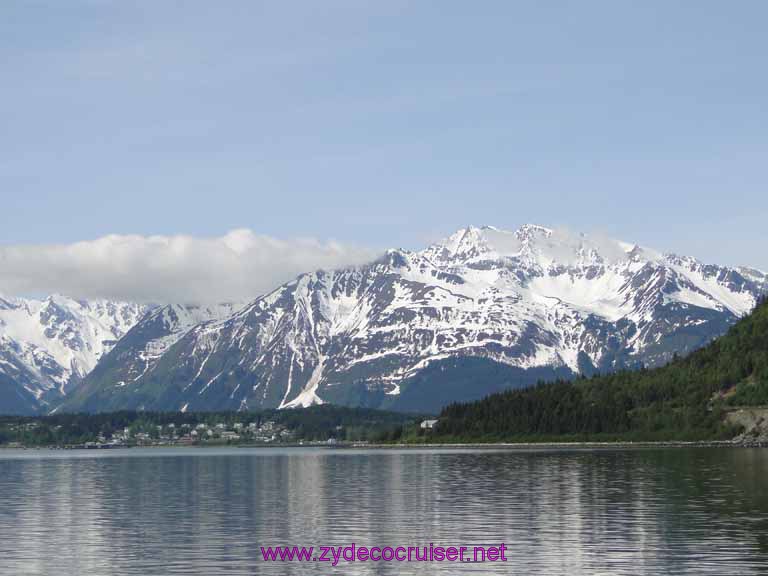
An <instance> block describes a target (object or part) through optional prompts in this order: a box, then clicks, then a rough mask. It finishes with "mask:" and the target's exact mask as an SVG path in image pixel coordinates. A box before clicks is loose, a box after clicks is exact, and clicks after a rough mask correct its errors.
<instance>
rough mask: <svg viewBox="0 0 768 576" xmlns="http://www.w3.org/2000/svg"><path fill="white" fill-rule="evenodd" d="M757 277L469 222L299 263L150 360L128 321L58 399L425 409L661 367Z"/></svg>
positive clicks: (168, 405)
mask: <svg viewBox="0 0 768 576" xmlns="http://www.w3.org/2000/svg"><path fill="white" fill-rule="evenodd" d="M766 289H768V277H767V276H766V275H765V274H764V273H762V272H760V271H757V270H754V269H738V268H727V267H721V266H713V265H706V264H702V263H700V262H699V261H697V260H695V259H693V258H687V257H679V256H675V255H663V254H660V253H657V252H655V251H652V250H648V249H646V248H642V247H640V246H637V245H633V244H627V243H623V242H618V241H615V240H611V239H607V238H598V237H590V236H586V235H583V234H573V233H569V232H564V231H555V230H551V229H548V228H545V227H542V226H534V225H526V226H523V227H521V228H520V229H519V230H517V231H514V232H506V231H502V230H498V229H495V228H492V227H485V228H474V227H469V228H466V229H463V230H460V231H458V232H457V233H455V234H453V235H452V236H450V237H449V238H447V239H445V240H444V241H442V242H439V243H437V244H434V245H432V246H430V247H428V248H427V249H425V250H423V251H420V252H409V251H405V250H390V251H388V252H387V253H386V254H385V255H384V256H383V257H382V258H380V259H379V260H377V261H375V262H373V263H371V264H370V265H367V266H363V267H358V268H350V269H345V270H337V271H319V272H314V273H308V274H304V275H302V276H300V277H299V278H297V279H296V280H294V281H293V282H290V283H288V284H285V285H283V286H281V287H279V288H278V289H276V290H275V291H273V292H271V293H270V294H267V295H264V296H262V297H260V298H257V299H255V300H254V301H252V302H251V303H249V304H247V305H246V306H244V307H243V308H241V309H239V310H237V311H235V312H234V313H232V314H231V315H229V316H227V317H223V318H221V319H214V320H209V321H205V322H202V323H199V324H197V325H195V326H194V327H192V328H190V329H189V330H186V331H184V333H183V334H182V335H181V336H180V337H179V338H178V339H176V338H174V340H175V341H173V342H166V343H165V344H166V345H163V346H162V347H161V349H159V350H157V351H155V352H152V353H151V354H149V355H150V356H151V357H152V359H151V362H143V360H142V357H141V354H142V353H141V350H146V349H147V348H146V347H147V346H149V343H150V341H152V340H153V339H156V338H157V336H156V335H155V334H156V332H155V331H153V330H154V329H150V328H149V327H144V326H143V325H142V326H136V327H135V328H134V329H133V330H131V331H130V332H129V333H128V334H127V335H126V337H125V342H126V345H125V346H122V345H121V346H120V347H119V349H118V348H115V350H113V351H112V352H111V353H110V354H108V355H107V356H106V357H105V358H104V360H103V363H104V364H105V367H104V369H102V367H101V366H100V368H99V369H97V370H94V372H93V373H92V374H90V375H89V376H88V377H87V378H86V379H85V380H84V382H83V383H82V385H81V386H80V387H79V389H78V391H77V393H76V394H75V395H74V396H73V397H72V398H71V399H69V400H68V401H67V402H66V403H65V404H64V406H63V407H62V409H64V410H89V411H99V410H110V409H117V408H132V409H146V410H150V409H151V410H225V409H238V410H245V409H257V408H275V407H277V408H291V407H297V406H309V405H312V404H319V403H323V402H330V403H336V404H344V405H355V406H368V407H377V408H390V409H397V410H421V411H425V410H434V411H437V410H439V409H440V408H441V407H442V406H444V405H445V404H447V403H449V402H452V401H456V400H471V399H476V398H481V397H483V396H485V395H486V394H488V393H490V392H495V391H498V390H500V389H503V388H507V387H510V386H512V387H523V386H528V385H530V384H533V383H535V382H536V381H537V380H539V379H553V378H565V377H573V376H574V375H576V374H581V373H583V374H591V373H594V372H596V371H610V370H618V369H622V368H625V367H640V366H656V365H660V364H662V363H664V362H665V361H667V360H669V359H670V358H671V357H672V356H673V354H675V353H679V354H685V353H687V352H689V351H691V350H693V349H696V348H698V347H700V346H703V345H705V344H707V343H708V342H709V341H711V340H712V339H713V338H714V337H716V336H718V335H720V334H722V333H724V332H725V331H726V330H727V329H728V327H729V326H731V325H732V324H733V323H734V322H736V320H737V319H738V318H739V317H741V316H743V315H745V314H747V313H748V312H749V311H750V310H751V309H752V308H753V306H754V304H755V302H756V299H757V297H758V296H759V295H760V294H762V293H764V292H765V291H766ZM160 333H162V331H160ZM179 334H180V333H179ZM144 355H145V356H147V354H144ZM125 366H128V368H126V367H125Z"/></svg>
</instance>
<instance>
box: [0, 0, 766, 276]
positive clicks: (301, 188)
mask: <svg viewBox="0 0 768 576" xmlns="http://www.w3.org/2000/svg"><path fill="white" fill-rule="evenodd" d="M766 22H768V3H766V2H761V1H754V2H750V1H740V2H734V3H730V2H706V1H693V0H691V1H688V2H674V1H664V2H662V1H655V2H654V1H643V2H626V1H617V0H610V1H603V2H588V1H585V2H540V1H531V2H525V1H515V2H509V1H502V2H493V1H484V2H469V1H465V2H451V1H446V0H440V1H435V2H431V1H414V2H401V1H397V0H386V1H382V2H376V3H374V2H361V1H348V2H346V1H345V2H335V1H325V2H309V1H307V2H295V1H286V2H278V1H274V2H257V1H250V0H249V1H244V2H237V1H234V0H227V1H225V2H195V1H186V2H170V1H145V2H129V1H121V2H110V1H106V0H104V1H98V0H91V1H80V2H77V1H74V0H73V1H69V2H60V1H58V0H56V1H52V2H42V1H13V0H9V1H5V2H2V3H0V71H1V72H2V89H0V105H1V106H2V110H3V114H2V115H0V244H5V245H17V244H29V243H33V244H43V243H44V244H51V243H71V242H75V241H79V240H86V239H94V238H98V237H101V236H104V235H107V234H137V235H145V236H146V235H154V234H162V235H175V234H188V235H191V236H195V237H209V236H217V237H218V236H222V235H224V234H226V233H227V232H228V231H230V230H233V229H237V228H248V229H251V230H253V231H254V233H256V234H259V235H261V234H263V235H268V236H274V237H278V238H283V239H285V238H294V237H299V236H300V237H312V238H318V239H320V240H322V241H325V240H327V239H335V240H338V241H339V242H342V243H345V244H349V245H354V246H363V247H373V248H381V247H388V246H401V247H405V248H417V247H420V246H421V245H422V244H424V243H426V242H428V241H430V240H433V239H435V238H436V237H439V236H443V235H446V234H449V233H450V232H452V231H453V230H455V229H457V228H459V227H461V226H464V225H467V224H476V225H481V224H494V225H496V226H499V227H502V228H510V229H511V228H515V227H517V226H518V225H519V224H522V223H525V222H536V223H540V224H544V225H549V226H566V227H569V228H572V229H575V230H582V231H600V232H603V233H607V234H610V235H612V236H614V237H617V238H621V239H624V240H627V241H633V242H639V243H642V244H645V245H649V246H652V247H655V248H658V249H661V250H670V251H677V252H680V253H684V254H691V255H695V256H698V257H700V258H703V259H705V260H707V261H713V262H720V263H726V264H750V265H755V266H758V267H762V268H763V269H768V250H766V247H767V246H768V225H766V223H768V75H767V74H766V73H765V69H766V56H768V34H766V33H765V25H766Z"/></svg>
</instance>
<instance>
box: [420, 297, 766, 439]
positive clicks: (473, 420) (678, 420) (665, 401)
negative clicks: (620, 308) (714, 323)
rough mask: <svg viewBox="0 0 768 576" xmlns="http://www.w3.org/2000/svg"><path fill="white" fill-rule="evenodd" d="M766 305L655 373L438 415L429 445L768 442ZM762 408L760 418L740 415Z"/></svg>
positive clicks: (511, 394) (499, 397)
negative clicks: (545, 441) (534, 441)
mask: <svg viewBox="0 0 768 576" xmlns="http://www.w3.org/2000/svg"><path fill="white" fill-rule="evenodd" d="M766 405H768V300H764V301H763V302H762V303H761V304H760V305H758V307H757V308H755V310H754V311H753V312H752V313H751V314H750V315H749V316H747V317H745V318H743V319H742V320H740V321H739V322H738V323H737V324H736V325H735V326H733V327H732V328H731V329H730V330H729V331H728V332H727V334H726V335H724V336H722V337H721V338H718V339H717V340H715V341H714V342H712V343H711V344H709V345H708V346H706V347H704V348H702V349H700V350H697V351H695V352H693V353H692V354H690V355H689V356H687V357H685V358H676V359H674V360H673V361H672V362H670V363H669V364H667V365H666V366H664V367H660V368H657V369H654V370H637V371H622V372H617V373H613V374H609V375H605V376H598V377H594V378H591V379H579V380H577V381H576V382H575V383H571V382H565V381H560V382H553V383H550V384H544V385H539V386H536V387H532V388H528V389H525V390H512V391H506V392H503V393H500V394H495V395H492V396H488V397H487V398H485V399H483V400H481V401H478V402H474V403H468V404H454V405H452V406H449V407H447V408H446V409H445V410H443V412H442V413H441V414H440V417H439V419H438V426H437V428H436V429H435V431H434V433H432V434H430V440H431V441H456V440H462V441H483V440H492V441H499V440H530V439H555V438H560V439H564V438H570V439H580V440H585V439H601V438H602V439H626V440H674V439H677V440H702V439H716V438H730V437H733V436H734V435H735V434H736V433H738V432H741V431H742V430H741V428H749V429H748V430H746V431H745V432H746V434H742V435H741V437H740V439H741V440H742V441H747V442H750V441H755V440H757V441H759V442H766V441H768V437H767V436H768V422H766V414H767V413H768V411H766V410H765V408H764V407H765V406H766ZM755 406H762V407H763V408H762V409H757V408H747V407H755Z"/></svg>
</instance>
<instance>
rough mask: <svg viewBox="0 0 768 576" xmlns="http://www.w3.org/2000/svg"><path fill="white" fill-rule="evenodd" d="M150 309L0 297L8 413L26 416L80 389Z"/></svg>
mask: <svg viewBox="0 0 768 576" xmlns="http://www.w3.org/2000/svg"><path fill="white" fill-rule="evenodd" d="M146 309H147V307H146V306H143V305H139V304H130V303H125V302H110V301H106V300H95V301H88V302H85V301H76V300H72V299H70V298H65V297H63V296H58V295H55V296H50V297H48V298H46V299H45V300H34V299H24V298H0V390H2V392H0V398H1V400H0V401H2V404H1V407H2V409H3V410H2V411H14V412H15V411H17V410H16V408H17V407H21V408H23V410H21V411H24V412H27V411H30V410H29V409H31V410H32V411H34V410H36V409H37V408H38V407H39V406H41V405H46V404H48V403H49V402H51V401H55V400H56V398H57V397H60V396H63V395H65V394H66V393H67V392H69V391H70V390H71V389H72V388H73V387H74V386H75V385H77V384H78V383H79V382H80V381H81V380H82V379H83V378H84V377H85V376H86V375H87V374H88V373H90V372H91V370H92V369H93V368H94V366H96V363H97V362H98V360H99V359H100V358H101V357H102V355H103V354H104V353H105V352H107V351H108V350H110V349H111V348H112V346H114V344H115V343H116V342H117V341H118V340H119V339H120V338H121V337H122V336H123V335H124V334H125V333H126V332H127V331H128V330H129V329H130V328H131V327H132V326H133V325H134V324H135V323H136V322H137V321H138V320H139V318H141V316H143V315H144V313H145V312H146Z"/></svg>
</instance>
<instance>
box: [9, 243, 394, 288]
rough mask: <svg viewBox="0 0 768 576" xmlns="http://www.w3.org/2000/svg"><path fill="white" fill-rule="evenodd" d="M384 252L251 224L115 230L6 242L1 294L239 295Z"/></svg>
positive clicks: (358, 263)
mask: <svg viewBox="0 0 768 576" xmlns="http://www.w3.org/2000/svg"><path fill="white" fill-rule="evenodd" d="M378 255H379V253H378V252H377V251H374V250H371V249H368V248H361V247H355V246H348V245H343V244H339V243H337V242H333V241H329V242H320V241H318V240H315V239H311V238H297V239H291V240H279V239H276V238H272V237H269V236H263V235H258V234H255V233H254V232H253V231H251V230H247V229H239V230H233V231H231V232H229V233H228V234H226V235H224V236H221V237H218V238H196V237H192V236H137V235H127V236H122V235H110V236H105V237H103V238H98V239H96V240H92V241H86V242H77V243H74V244H62V245H18V246H0V293H2V294H5V295H9V296H15V295H25V294H36V295H39V294H51V293H60V294H65V295H67V296H71V297H73V298H109V299H116V300H130V301H137V302H154V303H166V302H183V303H205V302H222V301H240V300H247V299H251V298H255V297H256V296H259V295H261V294H264V293H266V292H269V291H270V290H272V289H273V288H275V287H277V286H279V285H280V284H282V283H284V282H287V281H289V280H291V279H292V278H294V277H295V276H297V275H299V274H301V273H303V272H310V271H313V270H318V269H326V270H328V269H335V268H340V267H346V266H355V265H360V264H364V263H366V262H370V261H371V260H373V259H375V258H376V257H377V256H378Z"/></svg>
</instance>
